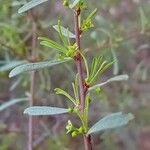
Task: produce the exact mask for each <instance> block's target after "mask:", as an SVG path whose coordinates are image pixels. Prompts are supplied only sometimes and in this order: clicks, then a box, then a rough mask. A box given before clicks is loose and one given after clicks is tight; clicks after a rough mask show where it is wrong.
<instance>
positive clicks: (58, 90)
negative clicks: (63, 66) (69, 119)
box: [55, 88, 75, 104]
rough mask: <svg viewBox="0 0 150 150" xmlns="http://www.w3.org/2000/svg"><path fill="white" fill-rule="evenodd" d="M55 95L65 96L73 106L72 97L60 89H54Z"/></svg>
mask: <svg viewBox="0 0 150 150" xmlns="http://www.w3.org/2000/svg"><path fill="white" fill-rule="evenodd" d="M55 92H56V94H61V95H64V96H66V97H67V98H68V99H69V100H70V101H71V102H72V103H73V104H75V100H74V98H73V97H72V96H70V95H69V94H68V93H67V92H66V91H64V90H62V89H60V88H56V89H55Z"/></svg>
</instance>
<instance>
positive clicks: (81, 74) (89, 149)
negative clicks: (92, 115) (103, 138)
mask: <svg viewBox="0 0 150 150" xmlns="http://www.w3.org/2000/svg"><path fill="white" fill-rule="evenodd" d="M80 13H81V11H80V9H78V10H76V11H75V13H74V22H75V34H76V43H77V45H78V50H79V51H81V44H80V43H81V38H80V36H81V30H80V22H79V17H80ZM75 61H76V67H77V72H78V75H79V93H80V109H81V112H82V113H84V107H85V97H86V93H87V87H86V86H85V80H84V69H83V65H82V63H83V59H82V56H81V54H80V53H78V54H77V56H76V58H75ZM83 139H84V148H85V150H92V143H91V136H90V135H88V136H87V135H84V136H83Z"/></svg>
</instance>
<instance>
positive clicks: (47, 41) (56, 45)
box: [38, 37, 67, 54]
mask: <svg viewBox="0 0 150 150" xmlns="http://www.w3.org/2000/svg"><path fill="white" fill-rule="evenodd" d="M38 39H39V40H41V42H40V44H41V45H43V46H46V47H50V48H53V49H56V50H58V51H59V52H62V53H65V54H66V52H67V49H66V48H65V47H63V46H62V45H60V44H59V43H57V42H55V41H53V40H51V39H49V38H46V37H39V38H38Z"/></svg>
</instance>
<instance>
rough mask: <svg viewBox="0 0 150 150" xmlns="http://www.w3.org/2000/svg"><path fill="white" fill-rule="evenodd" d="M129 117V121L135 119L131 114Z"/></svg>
mask: <svg viewBox="0 0 150 150" xmlns="http://www.w3.org/2000/svg"><path fill="white" fill-rule="evenodd" d="M127 115H128V119H129V121H130V120H133V119H134V118H135V116H134V115H133V114H131V113H128V114H127Z"/></svg>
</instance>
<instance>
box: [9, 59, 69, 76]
mask: <svg viewBox="0 0 150 150" xmlns="http://www.w3.org/2000/svg"><path fill="white" fill-rule="evenodd" d="M68 60H70V59H65V60H61V61H59V60H53V61H46V62H37V63H28V64H23V65H20V66H17V67H16V68H14V69H13V70H12V71H11V72H10V73H9V77H10V78H11V77H14V76H16V75H18V74H21V73H23V72H28V71H33V70H39V69H42V68H47V67H52V66H55V65H58V64H61V63H64V62H66V61H68Z"/></svg>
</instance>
